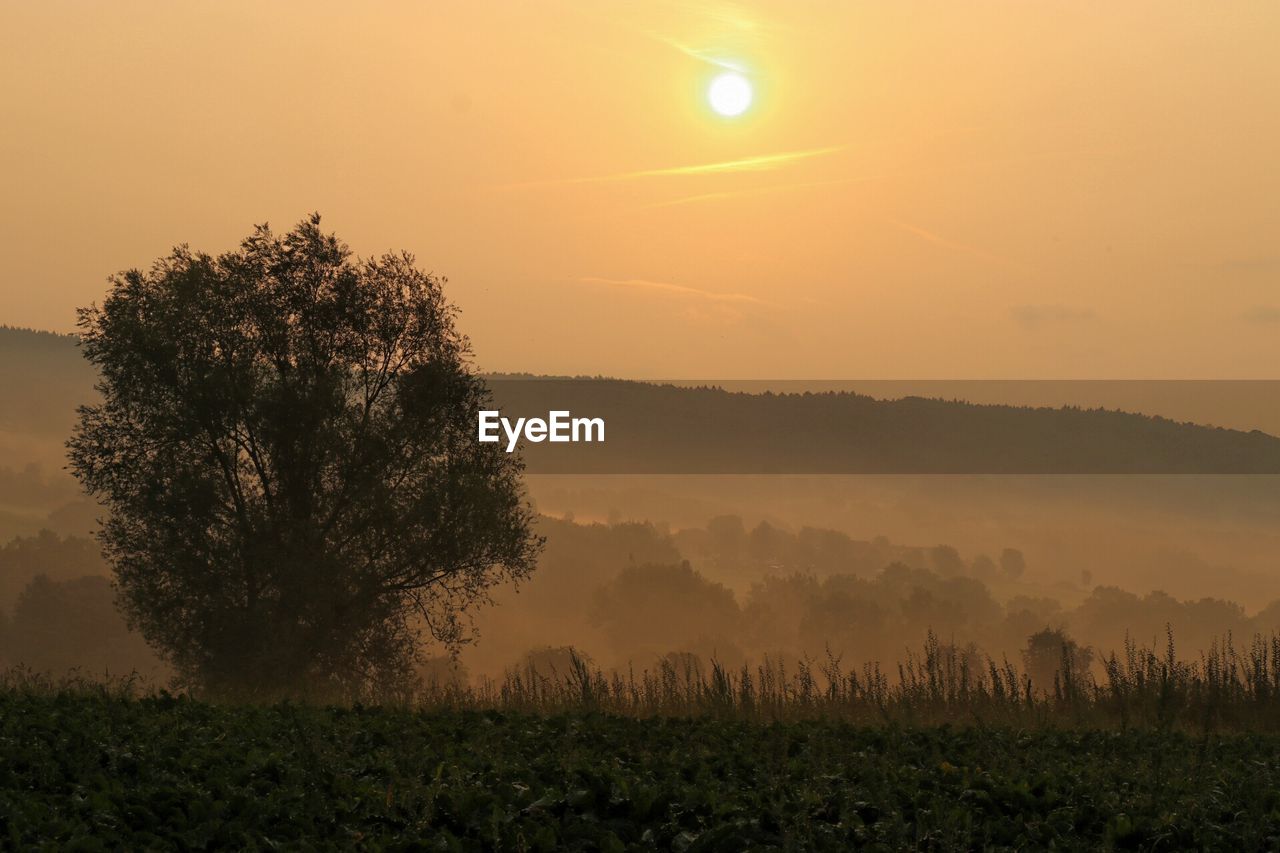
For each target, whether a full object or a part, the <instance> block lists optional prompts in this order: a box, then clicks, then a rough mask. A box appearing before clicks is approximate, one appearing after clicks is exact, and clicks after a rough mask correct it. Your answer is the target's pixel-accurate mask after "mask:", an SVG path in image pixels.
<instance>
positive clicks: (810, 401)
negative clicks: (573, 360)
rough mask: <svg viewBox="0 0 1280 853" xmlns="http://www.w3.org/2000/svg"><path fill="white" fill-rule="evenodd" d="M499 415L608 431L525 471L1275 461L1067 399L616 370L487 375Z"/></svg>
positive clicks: (548, 452) (1024, 467) (1091, 468)
mask: <svg viewBox="0 0 1280 853" xmlns="http://www.w3.org/2000/svg"><path fill="white" fill-rule="evenodd" d="M490 387H491V388H492V389H493V393H494V398H495V400H496V401H497V403H498V405H499V406H500V407H501V408H502V410H503V412H504V415H506V414H507V413H511V414H513V415H519V416H526V417H534V416H539V417H545V416H546V413H547V412H548V411H549V410H568V411H571V412H572V413H573V414H574V416H584V417H588V416H589V417H602V418H604V419H605V421H606V423H607V425H608V428H607V433H606V440H605V442H604V443H603V444H550V443H545V442H544V443H528V442H526V443H525V445H524V455H525V460H526V462H527V464H528V470H529V471H530V472H531V473H580V474H589V473H602V474H606V473H637V474H640V473H644V474H852V473H867V474H875V473H887V474H913V473H914V474H1141V473H1145V474H1262V473H1268V474H1275V473H1280V438H1276V437H1274V436H1271V435H1268V434H1266V433H1262V432H1259V431H1256V430H1255V431H1251V432H1242V431H1239V430H1228V429H1223V428H1220V427H1207V426H1199V425H1195V424H1185V423H1177V422H1174V421H1172V420H1169V419H1167V418H1163V417H1156V416H1148V415H1140V414H1132V413H1126V412H1119V411H1112V410H1105V409H1081V408H1076V407H1062V408H1030V407H1019V406H1003V405H977V404H972V403H967V402H964V401H961V400H941V399H924V398H920V397H906V398H903V399H899V400H877V399H875V398H872V397H868V396H864V395H861V394H856V393H851V392H823V393H798V394H774V393H771V392H765V393H760V394H751V393H744V392H730V391H725V390H723V389H720V388H715V387H696V388H690V387H681V386H675V385H658V384H650V383H644V382H631V381H623V380H614V379H504V378H499V379H491V380H490Z"/></svg>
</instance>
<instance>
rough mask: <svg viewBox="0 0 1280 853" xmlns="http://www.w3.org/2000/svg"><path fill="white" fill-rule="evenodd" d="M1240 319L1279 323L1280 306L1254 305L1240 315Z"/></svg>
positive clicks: (1264, 323) (1271, 323)
mask: <svg viewBox="0 0 1280 853" xmlns="http://www.w3.org/2000/svg"><path fill="white" fill-rule="evenodd" d="M1241 319H1243V320H1246V321H1247V322H1250V323H1261V324H1263V325H1268V326H1270V325H1275V324H1277V323H1280V308H1277V307H1276V306H1274V305H1255V306H1254V307H1253V308H1250V309H1249V310H1248V311H1246V312H1244V314H1242V315H1241Z"/></svg>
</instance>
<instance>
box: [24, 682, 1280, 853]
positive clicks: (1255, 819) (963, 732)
mask: <svg viewBox="0 0 1280 853" xmlns="http://www.w3.org/2000/svg"><path fill="white" fill-rule="evenodd" d="M41 845H43V846H47V847H50V848H57V849H84V850H92V849H108V848H121V847H123V848H130V849H140V848H147V847H157V846H164V847H178V848H188V849H190V848H194V849H204V848H210V847H219V848H225V847H232V848H249V849H255V848H256V849H266V848H275V847H286V848H289V847H304V848H310V847H317V846H318V847H332V848H349V847H363V848H384V847H389V848H396V849H424V850H484V849H499V850H559V849H569V850H626V849H653V848H659V849H675V850H742V849H745V848H748V847H750V848H754V849H784V850H786V849H789V850H799V849H805V850H808V849H817V850H822V849H828V850H840V849H849V848H851V847H865V848H868V849H935V850H947V849H976V848H988V849H1001V848H1019V849H1040V848H1047V847H1050V846H1055V847H1059V848H1068V849H1099V848H1106V847H1113V848H1120V849H1150V850H1156V849H1185V848H1207V849H1233V850H1242V849H1262V848H1271V849H1274V848H1276V847H1277V845H1280V737H1277V736H1274V735H1253V734H1215V735H1196V734H1191V733H1187V732H1183V731H1178V730H1163V731H1160V730H1151V729H1130V730H1128V731H1117V730H1099V729H1094V730H1072V729H1059V728H1054V727H1051V726H1039V727H1033V728H1022V729H1019V728H1015V727H1009V726H996V727H987V726H982V725H944V726H927V725H919V726H900V725H896V724H885V725H881V726H866V725H853V724H849V723H843V722H836V721H822V720H796V721H793V722H773V723H767V722H760V721H749V720H734V719H726V718H719V719H717V718H715V717H713V716H704V717H663V716H657V717H647V718H635V717H626V716H619V715H613V714H606V713H601V712H591V711H579V712H573V713H553V714H531V713H515V712H501V711H496V710H487V711H486V710H466V709H453V710H437V711H415V710H410V709H403V708H393V707H380V708H362V707H359V706H355V707H346V708H343V707H316V706H303V705H293V704H275V705H225V706H224V705H215V704H208V703H202V702H198V701H193V700H191V699H187V698H177V697H169V696H164V695H161V696H152V697H148V698H131V697H127V696H125V695H122V694H118V693H113V692H111V691H106V690H101V691H94V690H85V689H80V690H65V691H55V692H40V691H34V690H24V689H13V688H9V689H6V690H4V691H3V692H2V693H0V846H12V847H14V848H28V847H32V846H41Z"/></svg>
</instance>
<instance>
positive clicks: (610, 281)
mask: <svg viewBox="0 0 1280 853" xmlns="http://www.w3.org/2000/svg"><path fill="white" fill-rule="evenodd" d="M578 281H580V282H583V283H584V284H604V285H609V286H611V287H629V288H633V289H638V290H653V291H659V292H662V293H668V294H670V295H672V296H687V297H694V298H698V299H707V300H710V301H712V302H739V303H741V302H745V303H749V304H752V305H768V304H769V303H768V302H765V301H764V300H763V299H757V298H756V297H754V296H751V295H749V294H746V293H714V292H712V291H709V290H699V289H698V288H696V287H688V286H687V285H683V284H673V283H671V282H669V281H650V280H648V279H643V278H625V279H619V278H597V277H594V276H583V277H582V278H580V279H578Z"/></svg>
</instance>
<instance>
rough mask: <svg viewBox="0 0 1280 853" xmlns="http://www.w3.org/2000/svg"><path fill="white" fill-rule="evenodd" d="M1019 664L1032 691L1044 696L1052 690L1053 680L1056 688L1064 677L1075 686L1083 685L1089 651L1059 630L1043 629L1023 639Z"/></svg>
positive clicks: (1086, 675) (1088, 661) (1087, 669)
mask: <svg viewBox="0 0 1280 853" xmlns="http://www.w3.org/2000/svg"><path fill="white" fill-rule="evenodd" d="M1022 662H1023V665H1024V666H1025V668H1026V673H1027V675H1028V676H1030V678H1031V685H1032V687H1034V688H1035V689H1036V690H1038V691H1043V692H1046V693H1048V692H1052V691H1053V689H1054V679H1055V677H1056V678H1057V680H1058V684H1059V686H1061V685H1063V683H1064V681H1065V679H1067V678H1068V677H1069V678H1070V680H1071V681H1072V682H1073V683H1075V684H1077V685H1080V684H1084V683H1085V681H1086V680H1087V679H1088V677H1089V666H1090V664H1092V663H1093V650H1092V649H1090V648H1087V647H1083V646H1081V645H1080V644H1078V643H1077V642H1076V641H1075V640H1073V639H1071V637H1069V636H1067V632H1066V631H1064V630H1062V629H1061V628H1045V629H1044V630H1043V631H1037V632H1036V633H1034V634H1032V635H1031V636H1030V637H1028V638H1027V647H1026V649H1024V650H1023V652H1022Z"/></svg>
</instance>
